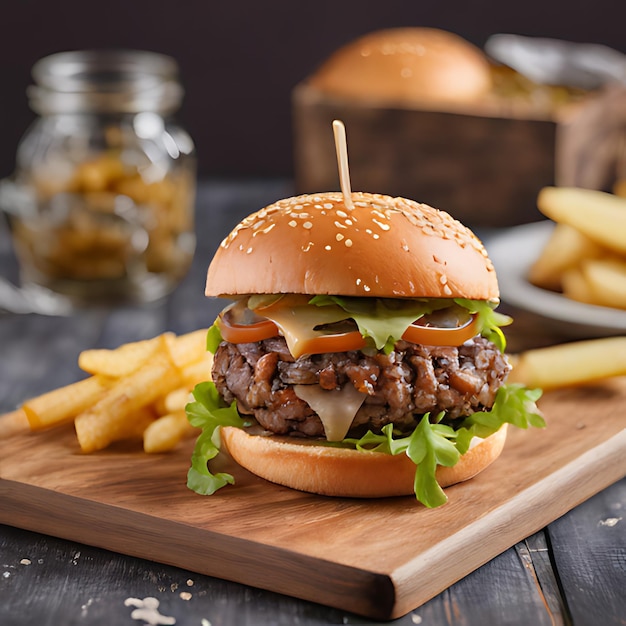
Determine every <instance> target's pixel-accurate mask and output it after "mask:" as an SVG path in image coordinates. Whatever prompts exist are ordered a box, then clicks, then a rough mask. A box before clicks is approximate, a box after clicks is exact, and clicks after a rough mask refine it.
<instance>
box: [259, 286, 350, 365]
mask: <svg viewBox="0 0 626 626" xmlns="http://www.w3.org/2000/svg"><path fill="white" fill-rule="evenodd" d="M309 299H310V296H284V297H283V298H280V299H279V300H278V301H277V302H276V303H274V304H271V305H269V306H266V307H259V308H257V309H254V311H255V313H258V314H259V315H262V316H263V317H267V318H268V319H270V320H272V321H273V322H274V323H275V324H276V326H278V328H279V329H280V332H281V333H282V335H283V337H284V338H285V341H286V342H287V347H288V348H289V352H291V354H292V355H293V356H294V357H295V358H296V359H297V358H298V357H299V356H302V355H303V354H306V353H307V345H308V344H309V343H310V342H311V341H312V340H314V339H315V338H317V337H321V336H322V335H325V334H327V333H325V332H324V331H320V330H314V328H315V327H316V326H321V325H322V324H334V323H335V322H341V321H342V320H345V319H348V318H349V317H350V316H349V314H348V313H346V312H345V311H344V310H343V309H342V308H341V307H339V306H336V305H329V306H315V305H312V304H309V303H308V300H309Z"/></svg>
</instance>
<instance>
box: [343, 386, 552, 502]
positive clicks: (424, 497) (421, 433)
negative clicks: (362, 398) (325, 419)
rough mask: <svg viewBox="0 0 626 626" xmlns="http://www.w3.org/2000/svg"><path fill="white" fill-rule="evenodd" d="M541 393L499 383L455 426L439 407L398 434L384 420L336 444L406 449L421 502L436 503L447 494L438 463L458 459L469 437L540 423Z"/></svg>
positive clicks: (382, 450)
mask: <svg viewBox="0 0 626 626" xmlns="http://www.w3.org/2000/svg"><path fill="white" fill-rule="evenodd" d="M540 396H541V390H540V389H526V388H525V387H523V386H522V385H517V384H511V385H503V386H502V387H501V388H500V389H499V390H498V393H497V394H496V399H495V402H494V405H493V407H492V409H491V410H490V411H483V412H479V413H474V414H473V415H471V416H470V417H467V418H466V419H465V420H463V422H462V424H461V426H460V428H457V429H453V428H452V427H451V426H447V425H445V424H441V423H439V422H440V421H441V419H442V418H443V417H444V413H440V414H439V415H438V416H437V417H436V418H435V420H434V421H431V420H430V416H429V415H428V414H426V415H424V416H423V417H422V419H421V421H420V422H419V424H418V426H417V427H416V428H415V430H414V431H413V432H412V433H411V434H409V435H402V434H400V435H398V434H396V433H394V431H393V426H392V424H387V425H386V426H384V427H383V429H382V431H383V432H382V433H381V434H376V433H373V432H371V431H368V432H367V433H366V434H365V435H364V436H363V437H361V438H360V439H344V440H343V441H342V442H340V444H338V445H341V446H344V447H346V446H349V447H354V448H356V449H358V450H374V451H376V452H380V453H385V454H406V455H407V456H408V457H409V458H410V459H411V461H413V462H414V463H415V465H416V470H415V482H414V491H415V497H416V498H417V500H419V501H420V502H421V503H422V504H424V505H425V506H427V507H429V508H434V507H438V506H441V505H442V504H445V503H446V502H447V500H448V498H447V496H446V494H445V493H444V491H443V489H442V488H441V487H440V485H439V484H438V483H437V478H436V471H437V465H443V466H445V467H452V466H454V465H456V463H457V462H458V460H459V458H460V457H461V455H462V454H465V452H467V450H468V449H469V446H470V442H471V440H472V438H473V437H479V438H481V439H484V438H486V437H488V436H489V435H492V434H493V433H495V432H497V431H498V430H499V429H500V428H501V427H502V426H503V425H504V424H511V425H513V426H517V427H518V428H528V427H529V426H534V427H538V428H543V427H544V426H545V421H544V419H543V417H542V416H541V413H540V411H539V409H538V408H537V405H536V401H537V400H538V399H539V397H540ZM394 435H395V438H394Z"/></svg>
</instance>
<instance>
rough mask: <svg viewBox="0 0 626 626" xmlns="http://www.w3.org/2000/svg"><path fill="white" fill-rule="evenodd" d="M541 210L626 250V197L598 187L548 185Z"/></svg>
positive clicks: (542, 193)
mask: <svg viewBox="0 0 626 626" xmlns="http://www.w3.org/2000/svg"><path fill="white" fill-rule="evenodd" d="M537 206H538V207H539V210H540V211H541V212H542V213H543V214H544V215H545V216H547V217H549V218H550V219H552V220H554V221H555V222H557V223H559V224H569V225H570V226H573V227H574V228H576V229H577V230H579V231H580V232H581V233H584V234H585V235H586V236H587V237H589V238H590V239H593V240H594V241H595V242H596V243H598V244H600V245H602V246H605V247H606V248H608V249H610V250H613V251H614V252H617V253H618V254H626V198H622V197H621V196H616V195H614V194H611V193H606V192H604V191H597V190H594V189H579V188H575V187H544V188H543V189H542V190H541V191H540V192H539V196H538V198H537Z"/></svg>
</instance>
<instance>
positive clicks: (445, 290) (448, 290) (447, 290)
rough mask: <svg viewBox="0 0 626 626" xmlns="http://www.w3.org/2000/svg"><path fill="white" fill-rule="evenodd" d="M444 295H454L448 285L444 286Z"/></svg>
mask: <svg viewBox="0 0 626 626" xmlns="http://www.w3.org/2000/svg"><path fill="white" fill-rule="evenodd" d="M443 293H445V294H446V296H451V295H452V289H450V286H449V285H448V284H446V285H444V287H443Z"/></svg>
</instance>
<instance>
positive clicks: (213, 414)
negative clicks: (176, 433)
mask: <svg viewBox="0 0 626 626" xmlns="http://www.w3.org/2000/svg"><path fill="white" fill-rule="evenodd" d="M192 393H193V397H194V402H190V403H189V404H187V406H186V407H185V411H186V412H187V419H188V420H189V423H190V424H191V425H192V426H195V427H196V428H201V429H202V432H201V433H200V435H199V436H198V439H197V440H196V445H195V448H194V451H193V454H192V456H191V467H190V468H189V472H188V473H187V486H188V487H189V489H191V490H192V491H195V492H196V493H199V494H202V495H211V494H213V493H215V492H216V491H217V490H218V489H221V488H222V487H224V486H225V485H227V484H231V485H232V484H233V483H234V482H235V479H234V478H233V476H232V475H231V474H227V473H225V472H220V473H218V474H212V473H211V472H210V471H209V468H208V462H209V461H210V460H211V459H213V458H215V457H216V456H217V454H218V453H219V451H220V436H219V433H220V428H221V427H222V426H237V427H239V428H243V427H244V426H246V425H249V423H248V422H246V421H245V420H243V419H242V418H241V417H240V415H239V413H238V412H237V408H236V406H235V402H233V403H232V404H231V405H230V406H229V405H227V404H226V403H225V402H224V401H223V400H222V398H221V397H220V395H219V393H218V391H217V389H216V387H215V385H214V384H213V383H212V382H204V383H200V384H198V385H196V386H195V387H194V390H193V392H192Z"/></svg>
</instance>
